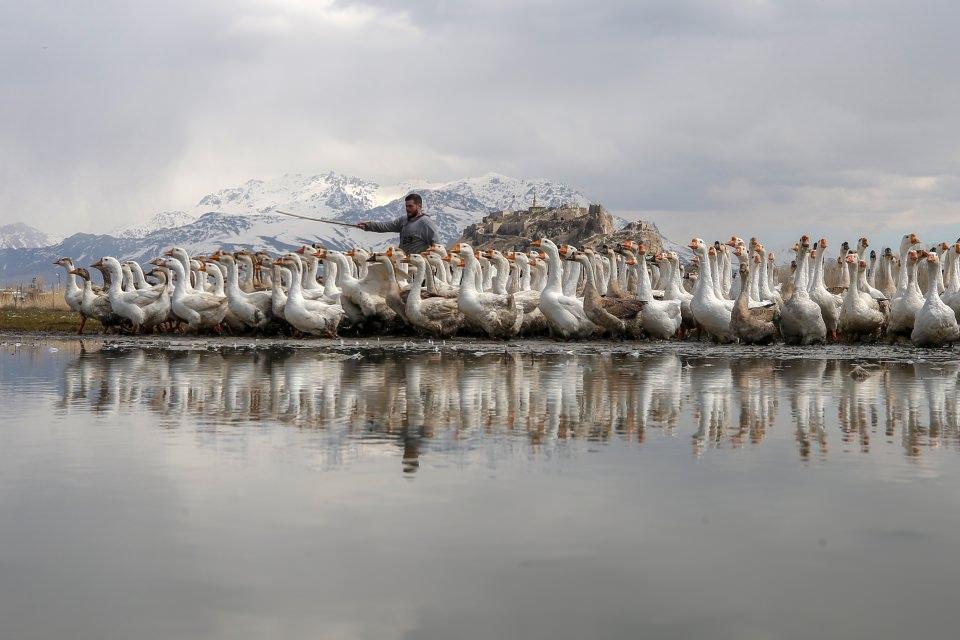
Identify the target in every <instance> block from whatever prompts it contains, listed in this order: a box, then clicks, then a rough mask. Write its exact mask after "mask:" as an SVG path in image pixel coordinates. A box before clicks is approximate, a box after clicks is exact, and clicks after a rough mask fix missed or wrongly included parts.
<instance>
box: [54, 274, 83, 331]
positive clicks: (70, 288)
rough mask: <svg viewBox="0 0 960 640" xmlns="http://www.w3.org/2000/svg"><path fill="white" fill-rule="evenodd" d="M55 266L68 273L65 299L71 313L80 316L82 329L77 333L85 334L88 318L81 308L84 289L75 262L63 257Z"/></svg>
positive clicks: (64, 291) (64, 290) (64, 293)
mask: <svg viewBox="0 0 960 640" xmlns="http://www.w3.org/2000/svg"><path fill="white" fill-rule="evenodd" d="M53 264H55V265H58V266H60V267H63V268H64V269H65V270H66V272H67V285H66V286H65V287H64V289H63V299H64V300H66V302H67V306H68V307H70V310H71V311H73V312H75V313H79V314H80V329H79V330H78V331H77V333H83V326H84V325H85V324H86V323H87V316H86V315H84V313H83V310H82V308H81V306H82V303H83V289H82V288H81V287H80V285H79V284H77V274H76V271H75V269H76V267H74V265H73V260H71V259H70V258H67V257H63V258H60V259H59V260H57V261H56V262H54V263H53ZM88 282H89V280H88Z"/></svg>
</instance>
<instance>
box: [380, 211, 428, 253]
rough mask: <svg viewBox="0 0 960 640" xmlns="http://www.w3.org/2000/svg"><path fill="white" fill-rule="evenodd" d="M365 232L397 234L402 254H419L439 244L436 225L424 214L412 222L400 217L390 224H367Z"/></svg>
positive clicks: (405, 217) (403, 216) (404, 216)
mask: <svg viewBox="0 0 960 640" xmlns="http://www.w3.org/2000/svg"><path fill="white" fill-rule="evenodd" d="M367 231H379V232H380V233H390V232H393V233H399V234H400V250H401V251H403V252H404V253H420V252H421V251H426V250H427V249H429V248H430V245H431V244H434V243H439V242H440V236H439V234H438V233H437V225H436V224H434V222H433V220H431V219H430V216H428V215H426V214H421V215H419V216H417V217H416V218H414V219H413V220H409V219H408V218H407V216H406V215H402V216H400V217H399V218H397V219H396V220H391V221H390V222H368V223H367Z"/></svg>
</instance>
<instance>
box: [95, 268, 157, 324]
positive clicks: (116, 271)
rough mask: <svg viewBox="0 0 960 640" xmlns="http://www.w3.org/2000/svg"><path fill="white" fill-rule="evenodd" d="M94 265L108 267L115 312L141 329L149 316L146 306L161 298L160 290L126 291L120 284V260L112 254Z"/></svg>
mask: <svg viewBox="0 0 960 640" xmlns="http://www.w3.org/2000/svg"><path fill="white" fill-rule="evenodd" d="M93 266H94V267H97V268H98V269H106V270H107V271H109V273H110V288H109V291H108V295H109V297H110V305H111V308H112V309H113V312H114V313H115V314H116V315H118V316H120V317H121V318H123V319H125V320H128V321H129V322H130V324H131V325H133V330H134V331H135V332H138V331H140V330H141V329H142V328H143V326H144V324H145V323H146V321H147V319H148V318H149V315H148V312H147V311H146V310H145V307H147V306H149V305H150V304H152V303H154V302H156V301H157V300H158V299H159V298H160V292H159V291H155V290H153V289H148V290H147V291H137V290H136V289H134V290H133V291H124V290H123V289H122V288H121V284H120V283H121V282H122V280H123V268H122V267H121V266H120V262H119V261H118V260H117V259H116V258H114V257H112V256H104V257H103V258H100V260H98V261H97V262H95V263H94V264H93Z"/></svg>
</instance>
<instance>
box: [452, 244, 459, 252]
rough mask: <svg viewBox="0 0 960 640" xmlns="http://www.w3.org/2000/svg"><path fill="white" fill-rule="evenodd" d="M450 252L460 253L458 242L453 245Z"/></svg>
mask: <svg viewBox="0 0 960 640" xmlns="http://www.w3.org/2000/svg"><path fill="white" fill-rule="evenodd" d="M450 251H453V252H457V251H460V243H459V242H458V243H457V244H455V245H453V248H452V249H450Z"/></svg>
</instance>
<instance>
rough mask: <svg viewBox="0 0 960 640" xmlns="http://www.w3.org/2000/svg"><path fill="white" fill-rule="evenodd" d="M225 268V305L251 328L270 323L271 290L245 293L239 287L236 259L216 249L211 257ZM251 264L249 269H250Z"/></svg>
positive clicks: (258, 327)
mask: <svg viewBox="0 0 960 640" xmlns="http://www.w3.org/2000/svg"><path fill="white" fill-rule="evenodd" d="M210 258H211V259H212V260H214V261H215V262H219V263H220V264H222V265H223V266H224V268H226V270H227V281H226V285H225V287H224V292H225V294H226V297H227V306H228V307H229V309H230V311H231V313H233V315H235V316H236V317H237V318H239V319H240V321H241V322H242V323H243V324H244V325H245V326H246V327H249V328H252V329H264V328H265V327H266V326H267V325H268V324H270V318H271V316H272V311H273V292H272V291H254V292H253V293H247V292H246V291H244V290H242V289H241V288H240V273H239V269H238V268H237V259H236V258H235V257H234V256H232V255H230V254H229V253H221V252H220V251H217V252H216V253H214V254H213V255H212V256H211V257H210ZM252 268H253V267H252V265H251V267H250V269H252Z"/></svg>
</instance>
